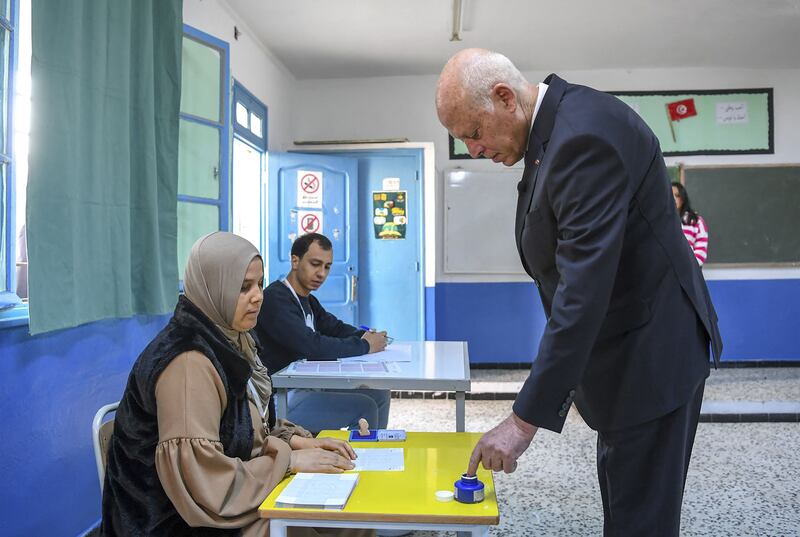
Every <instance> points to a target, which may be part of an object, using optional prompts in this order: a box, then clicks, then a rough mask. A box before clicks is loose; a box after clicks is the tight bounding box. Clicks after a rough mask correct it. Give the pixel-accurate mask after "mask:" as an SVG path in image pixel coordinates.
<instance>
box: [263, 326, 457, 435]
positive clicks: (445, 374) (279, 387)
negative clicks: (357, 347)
mask: <svg viewBox="0 0 800 537" xmlns="http://www.w3.org/2000/svg"><path fill="white" fill-rule="evenodd" d="M396 343H397V344H398V345H407V346H410V347H411V360H410V361H409V362H393V364H396V368H397V369H398V370H399V371H397V372H389V373H375V374H372V373H361V374H358V375H353V376H343V375H341V374H339V375H331V374H326V373H322V372H313V373H305V372H304V373H299V372H295V371H292V372H287V370H289V369H290V367H291V366H290V367H287V368H284V369H282V370H280V371H278V372H277V373H276V374H275V375H273V376H272V386H273V388H275V395H276V396H277V398H278V401H277V402H278V417H279V418H286V409H287V407H288V401H287V391H288V390H289V389H292V388H306V389H326V388H327V389H338V390H342V389H359V388H371V389H375V390H413V391H419V390H421V391H435V392H455V394H456V431H457V432H463V431H464V406H465V405H464V400H465V394H466V392H468V391H469V389H470V380H469V353H468V352H467V343H466V341H398V342H396ZM369 356H370V355H366V356H365V357H369ZM393 367H394V366H393Z"/></svg>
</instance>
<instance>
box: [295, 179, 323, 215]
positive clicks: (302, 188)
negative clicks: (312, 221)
mask: <svg viewBox="0 0 800 537" xmlns="http://www.w3.org/2000/svg"><path fill="white" fill-rule="evenodd" d="M297 206H298V207H303V208H309V209H322V172H318V171H308V170H298V171H297Z"/></svg>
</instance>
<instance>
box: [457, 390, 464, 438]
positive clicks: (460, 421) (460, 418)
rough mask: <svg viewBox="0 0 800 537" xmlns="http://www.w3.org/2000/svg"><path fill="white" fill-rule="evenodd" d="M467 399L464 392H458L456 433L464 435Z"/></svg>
mask: <svg viewBox="0 0 800 537" xmlns="http://www.w3.org/2000/svg"><path fill="white" fill-rule="evenodd" d="M465 399H466V397H465V394H464V392H456V432H457V433H463V432H464V421H465V412H464V405H465V403H464V401H465Z"/></svg>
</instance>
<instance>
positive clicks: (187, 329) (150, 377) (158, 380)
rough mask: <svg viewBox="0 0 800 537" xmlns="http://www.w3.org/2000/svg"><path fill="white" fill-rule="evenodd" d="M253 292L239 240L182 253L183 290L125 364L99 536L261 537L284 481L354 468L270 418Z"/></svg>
mask: <svg viewBox="0 0 800 537" xmlns="http://www.w3.org/2000/svg"><path fill="white" fill-rule="evenodd" d="M263 285H264V265H263V262H262V259H261V256H260V255H259V253H258V250H256V248H255V247H254V246H253V245H252V244H250V243H249V242H248V241H246V240H245V239H243V238H241V237H238V236H236V235H233V234H231V233H223V232H217V233H211V234H210V235H206V236H205V237H202V238H201V239H200V240H198V241H197V242H196V243H195V244H194V246H193V247H192V251H191V254H190V255H189V260H188V262H187V264H186V274H185V278H184V288H185V293H184V294H183V295H181V296H180V298H179V299H178V305H177V306H176V308H175V313H174V315H173V317H172V319H171V320H170V321H169V323H168V324H167V326H166V327H165V328H164V329H163V330H162V331H161V332H160V333H159V334H158V336H156V338H155V339H154V340H153V341H152V342H151V343H150V344H149V345H148V346H147V348H146V349H145V350H144V352H142V354H141V355H140V356H139V358H138V359H137V360H136V363H135V364H134V365H133V370H132V371H131V374H130V376H129V378H128V385H127V387H126V388H125V393H124V394H123V396H122V400H121V401H120V405H119V408H118V409H117V413H116V419H115V423H114V434H113V435H112V437H111V441H110V444H109V448H108V463H107V467H106V476H105V485H104V489H103V520H102V524H101V535H104V536H129V535H148V536H169V537H175V536H182V535H202V536H209V535H244V536H253V535H261V536H264V535H267V534H268V523H269V521H268V520H267V519H261V518H259V516H258V511H257V510H258V506H259V505H260V504H261V502H263V501H264V499H265V498H266V497H267V495H268V494H269V493H270V491H271V490H272V489H273V488H275V486H276V485H277V484H278V483H279V482H280V481H281V480H282V479H283V478H284V477H285V476H286V475H288V474H289V473H292V472H328V473H338V472H343V471H345V470H350V469H352V468H353V463H352V460H353V459H355V453H354V452H353V450H352V448H351V447H350V445H349V444H348V443H346V442H343V441H341V440H335V439H315V438H311V435H310V434H309V433H308V432H307V431H306V430H305V429H303V428H302V427H300V426H298V425H294V424H292V423H289V422H286V421H283V420H278V421H277V423H276V422H275V420H274V417H273V413H272V412H271V411H270V409H269V407H270V405H269V401H270V396H271V393H272V384H271V382H270V378H269V375H268V374H267V371H266V368H265V367H264V366H263V365H262V364H261V361H260V360H259V358H258V355H257V354H256V348H255V345H254V342H253V339H252V337H251V336H250V334H248V331H249V330H250V329H252V328H253V326H255V324H256V319H257V317H258V312H259V310H260V308H261V301H262V296H263V293H262V289H263ZM320 531H322V530H320ZM326 531H332V530H326ZM342 531H344V532H346V534H347V535H365V533H364V532H363V531H361V532H360V531H359V530H339V532H340V533H338V534H339V535H342V533H341V532H342ZM370 534H371V532H370V533H366V535H370ZM291 535H317V532H316V531H315V530H312V529H302V528H298V529H297V530H296V531H294V530H292V533H291Z"/></svg>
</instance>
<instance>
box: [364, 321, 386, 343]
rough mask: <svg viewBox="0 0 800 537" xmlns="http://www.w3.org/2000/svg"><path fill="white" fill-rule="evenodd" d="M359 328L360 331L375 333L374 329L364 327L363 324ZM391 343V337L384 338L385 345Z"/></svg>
mask: <svg viewBox="0 0 800 537" xmlns="http://www.w3.org/2000/svg"><path fill="white" fill-rule="evenodd" d="M359 328H360V329H361V330H366V331H367V332H375V329H374V328H370V327H369V326H367V325H364V324H362V325H360V326H359ZM392 341H394V338H393V337H389V336H386V343H387V344H389V343H391V342H392Z"/></svg>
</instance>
